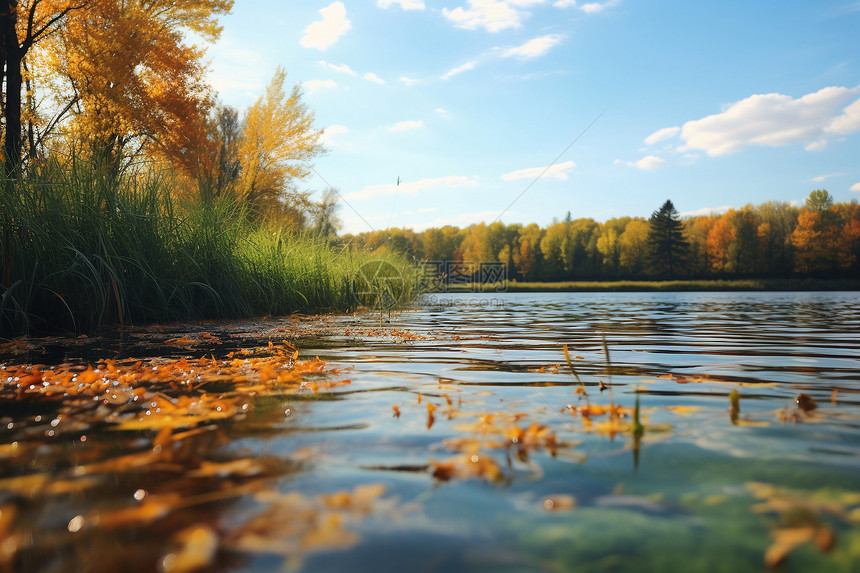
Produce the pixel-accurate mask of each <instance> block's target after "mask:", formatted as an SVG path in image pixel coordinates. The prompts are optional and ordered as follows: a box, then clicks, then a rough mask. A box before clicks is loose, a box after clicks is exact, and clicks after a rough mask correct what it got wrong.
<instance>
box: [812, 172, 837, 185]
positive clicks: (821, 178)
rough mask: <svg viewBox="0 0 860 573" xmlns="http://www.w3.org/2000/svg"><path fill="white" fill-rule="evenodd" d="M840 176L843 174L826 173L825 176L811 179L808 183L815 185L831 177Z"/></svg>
mask: <svg viewBox="0 0 860 573" xmlns="http://www.w3.org/2000/svg"><path fill="white" fill-rule="evenodd" d="M840 175H845V174H844V173H827V174H826V175H819V176H818V177H813V178H812V179H810V181H814V182H816V183H821V182H822V181H824V180H826V179H830V178H831V177H839V176H840Z"/></svg>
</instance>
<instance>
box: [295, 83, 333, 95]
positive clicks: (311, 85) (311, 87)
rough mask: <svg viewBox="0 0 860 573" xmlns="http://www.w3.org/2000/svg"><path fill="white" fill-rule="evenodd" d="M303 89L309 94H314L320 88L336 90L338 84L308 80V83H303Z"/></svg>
mask: <svg viewBox="0 0 860 573" xmlns="http://www.w3.org/2000/svg"><path fill="white" fill-rule="evenodd" d="M302 87H303V88H305V89H306V90H307V91H308V93H313V92H315V91H317V90H318V89H320V88H336V87H337V82H336V81H334V80H308V81H306V82H302Z"/></svg>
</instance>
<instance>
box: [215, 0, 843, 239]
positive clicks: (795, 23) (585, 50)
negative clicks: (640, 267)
mask: <svg viewBox="0 0 860 573" xmlns="http://www.w3.org/2000/svg"><path fill="white" fill-rule="evenodd" d="M222 23H223V25H224V31H223V34H222V37H221V39H220V40H219V42H218V43H217V44H216V45H214V46H212V47H210V48H209V52H208V55H209V57H210V58H211V61H212V62H211V72H210V79H211V81H212V83H213V85H214V86H215V88H216V89H217V90H218V91H219V94H220V98H221V100H222V101H223V102H225V103H228V104H230V105H233V106H236V107H238V108H240V109H244V108H246V107H247V106H248V105H250V104H251V103H253V101H254V100H255V99H256V98H257V97H258V96H259V95H260V94H261V93H262V91H263V89H264V86H265V85H266V83H267V82H268V80H269V79H270V78H271V76H272V74H273V72H274V70H275V67H276V66H278V65H282V66H284V67H285V69H286V70H287V73H288V76H287V78H288V82H292V83H295V82H302V85H303V91H304V94H305V95H304V99H305V101H306V102H307V104H308V105H309V106H310V107H311V108H312V109H313V110H314V112H315V114H316V124H317V126H318V127H319V128H321V129H325V130H326V134H325V140H326V143H327V146H328V148H329V153H328V154H327V155H326V156H324V157H321V158H319V159H317V161H316V162H315V169H316V173H317V174H315V175H313V176H312V177H310V178H308V179H306V180H305V181H303V182H302V183H301V184H300V187H302V188H303V189H309V190H317V191H319V190H322V189H324V188H326V187H327V186H328V185H329V184H330V185H331V186H333V187H335V188H337V189H338V190H339V192H340V194H341V195H342V196H343V198H344V200H345V201H342V203H341V209H340V216H341V218H342V219H343V221H344V228H343V231H344V232H361V231H365V230H371V228H373V229H385V228H387V227H389V226H393V227H404V226H406V227H412V228H414V229H416V230H421V229H424V228H427V227H429V226H441V225H444V224H455V225H459V226H466V225H468V224H471V223H474V222H478V221H482V220H483V221H487V222H490V221H493V220H496V219H497V218H499V217H501V220H502V221H504V222H505V223H530V222H537V223H539V224H541V225H546V224H549V223H550V222H551V221H552V219H553V218H558V219H561V218H563V217H564V215H565V213H566V212H567V211H570V212H571V214H572V216H573V217H592V218H594V219H596V220H599V221H604V220H606V219H609V218H612V217H618V216H625V215H631V216H643V217H647V216H649V215H650V213H651V212H652V211H654V210H655V209H657V208H658V207H659V206H660V204H661V203H662V202H663V201H665V200H666V199H667V198H671V199H672V200H673V202H674V203H675V205H676V207H677V208H678V209H679V210H680V211H681V212H682V214H695V213H707V212H709V211H712V210H713V211H716V212H720V211H723V210H725V209H727V208H728V207H741V206H743V205H745V204H747V203H761V202H764V201H768V200H779V201H802V200H803V199H804V198H805V197H806V196H807V195H808V194H809V192H810V191H811V190H813V189H816V188H826V189H827V190H829V191H830V193H831V194H832V195H833V196H834V197H835V199H836V200H837V201H848V200H851V199H855V198H856V199H860V34H858V31H860V2H857V1H853V0H845V1H833V2H831V1H826V0H825V1H817V2H810V1H802V2H795V1H783V2H765V1H759V2H748V1H744V2H735V1H719V2H717V1H706V2H678V1H677V0H675V1H662V0H654V1H650V2H642V1H636V0H608V1H602V2H579V1H576V2H574V1H571V0H399V1H398V0H360V1H359V0H355V1H351V0H341V1H339V2H331V1H327V0H323V1H319V2H317V1H310V0H304V1H302V2H289V3H287V2H282V1H269V0H254V1H253V2H251V1H247V0H242V1H239V2H236V5H235V7H234V9H233V14H231V15H230V16H228V17H226V18H224V19H223V20H222ZM601 114H602V115H601ZM595 120H596V121H595ZM589 125H591V127H588V126H589ZM586 128H587V129H586ZM583 130H585V133H582V132H583ZM580 134H581V136H580ZM577 136H580V137H579V139H576V138H577ZM574 140H576V141H575V142H574ZM571 144H572V145H571ZM541 175H542V176H541ZM539 176H541V177H540V178H539V179H537V180H535V179H536V178H537V177H539ZM398 177H399V178H400V179H401V184H400V185H399V186H398V185H397V184H396V182H397V179H398ZM530 185H531V186H530ZM518 196H520V198H519V199H518V200H516V201H515V199H516V198H517V197H518ZM512 202H513V205H512V206H510V208H509V209H507V210H506V208H508V206H509V205H510V204H511V203H512ZM347 203H348V204H347ZM353 209H354V210H353Z"/></svg>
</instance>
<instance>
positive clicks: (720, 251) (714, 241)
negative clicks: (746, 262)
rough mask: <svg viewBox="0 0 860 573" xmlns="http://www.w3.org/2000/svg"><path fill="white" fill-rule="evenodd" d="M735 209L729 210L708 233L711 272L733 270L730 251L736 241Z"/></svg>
mask: <svg viewBox="0 0 860 573" xmlns="http://www.w3.org/2000/svg"><path fill="white" fill-rule="evenodd" d="M733 214H734V209H729V210H728V211H727V212H726V213H724V214H723V215H722V216H720V217H719V218H718V219H717V220H716V221H715V222H714V224H713V225H711V229H710V231H708V239H707V249H708V260H709V261H710V263H711V269H710V270H711V271H713V272H716V273H723V272H728V271H730V270H731V264H730V263H731V258H730V255H729V251H730V250H731V247H732V244H733V243H734V240H735V227H734V226H733V225H732V217H733Z"/></svg>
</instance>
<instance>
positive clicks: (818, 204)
mask: <svg viewBox="0 0 860 573" xmlns="http://www.w3.org/2000/svg"><path fill="white" fill-rule="evenodd" d="M831 207H833V197H831V195H830V193H828V192H827V190H826V189H816V190H814V191H812V192H810V193H809V197H807V198H806V208H807V209H809V210H810V211H818V212H823V211H827V210H828V209H830V208H831Z"/></svg>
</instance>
